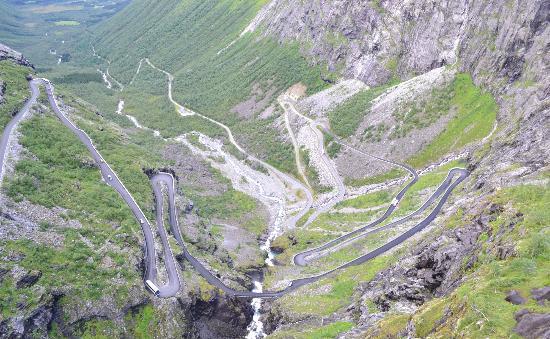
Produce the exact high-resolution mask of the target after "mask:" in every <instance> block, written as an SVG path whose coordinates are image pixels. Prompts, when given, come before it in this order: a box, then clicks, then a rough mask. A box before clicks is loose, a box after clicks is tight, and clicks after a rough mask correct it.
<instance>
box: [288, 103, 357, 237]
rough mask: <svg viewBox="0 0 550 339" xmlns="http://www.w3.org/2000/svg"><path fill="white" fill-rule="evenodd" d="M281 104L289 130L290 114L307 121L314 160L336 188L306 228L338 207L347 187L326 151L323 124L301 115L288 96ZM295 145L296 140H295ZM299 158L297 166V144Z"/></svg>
mask: <svg viewBox="0 0 550 339" xmlns="http://www.w3.org/2000/svg"><path fill="white" fill-rule="evenodd" d="M278 101H279V104H280V105H281V107H282V108H283V109H284V112H285V122H288V126H287V129H289V130H291V129H290V114H294V115H296V116H298V117H301V118H303V119H305V120H306V121H307V123H308V127H307V128H309V133H310V135H312V136H313V138H312V139H314V140H310V141H309V142H310V143H311V144H310V147H309V149H310V151H311V152H313V154H312V158H314V159H317V160H318V161H316V163H317V169H318V171H319V174H320V175H324V177H325V178H327V181H329V182H330V185H331V186H332V187H334V190H335V192H334V191H333V193H332V194H331V195H329V196H328V198H327V199H326V200H325V201H321V202H320V203H319V206H318V207H317V208H316V209H315V211H314V212H313V213H312V214H311V215H310V216H309V218H308V220H307V221H306V223H305V224H304V227H305V226H307V225H309V224H311V223H312V222H313V221H315V219H317V217H319V215H321V214H322V213H325V212H327V211H328V210H330V209H331V208H332V207H334V205H336V204H337V203H338V202H340V201H342V200H343V199H344V198H345V196H346V186H345V185H344V180H343V179H342V177H341V176H340V174H339V173H338V169H337V168H336V164H335V163H334V162H333V161H332V160H331V159H330V158H329V157H328V155H327V152H326V150H325V141H324V135H323V133H322V132H321V130H319V127H322V125H321V123H319V122H317V121H315V120H313V119H311V118H309V117H307V116H305V115H303V114H301V113H300V112H298V110H297V109H296V107H295V102H294V100H293V99H291V98H290V97H289V96H288V95H286V94H283V95H281V96H280V97H279V99H278ZM293 140H294V141H293V144H294V142H296V141H295V139H293ZM294 149H295V152H297V154H296V158H297V160H296V161H297V165H298V164H299V153H298V152H299V145H298V143H297V142H296V144H295V146H294Z"/></svg>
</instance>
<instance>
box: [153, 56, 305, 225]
mask: <svg viewBox="0 0 550 339" xmlns="http://www.w3.org/2000/svg"><path fill="white" fill-rule="evenodd" d="M145 61H146V62H147V63H148V64H149V65H150V66H151V67H153V68H154V69H156V70H157V71H159V72H162V73H164V74H165V75H166V76H167V77H168V98H169V99H170V102H172V103H173V104H174V105H175V106H176V108H177V110H178V112H180V114H182V113H181V112H182V110H183V111H184V112H185V113H184V114H182V116H190V115H196V116H198V117H201V118H202V119H205V120H207V121H209V122H211V123H213V124H215V125H217V126H219V127H221V128H222V129H223V130H224V131H225V132H226V133H227V136H228V139H229V142H230V143H231V144H232V145H233V146H235V148H236V149H237V150H238V151H239V152H241V153H242V154H244V155H246V156H247V157H248V159H249V160H251V161H254V162H256V163H258V164H260V165H262V166H263V167H265V168H266V169H267V170H268V171H270V172H272V173H273V174H274V175H275V176H277V177H278V178H280V179H281V180H282V181H283V182H285V183H287V184H288V185H289V186H290V187H293V188H294V189H295V190H297V191H302V192H303V193H304V194H305V201H306V204H305V206H304V207H303V208H302V209H301V210H300V211H299V212H298V213H297V214H295V215H293V216H292V217H290V218H289V220H287V225H288V228H293V227H294V225H296V223H297V222H298V220H300V219H301V218H302V217H303V216H304V215H305V214H306V213H307V212H308V211H309V209H310V208H311V206H312V205H313V195H312V193H311V191H310V190H309V189H308V188H307V187H305V186H304V184H303V183H301V182H300V181H298V180H297V179H295V178H294V177H292V176H290V175H289V174H286V173H283V172H281V171H280V170H278V169H277V168H275V167H274V166H272V165H270V164H269V163H267V162H265V161H263V160H261V159H259V158H257V157H256V156H254V155H252V154H250V153H248V152H247V151H246V150H245V149H244V148H243V147H242V146H241V145H240V144H239V143H238V142H237V140H236V139H235V137H234V135H233V132H232V131H231V129H230V128H229V127H228V126H227V125H225V124H223V123H221V122H219V121H217V120H214V119H212V118H210V117H207V116H205V115H202V114H200V113H197V112H195V111H192V110H190V109H188V108H185V107H183V106H182V105H180V104H179V103H178V102H176V101H175V100H174V99H173V96H172V82H173V81H174V76H173V75H172V74H170V73H169V72H167V71H165V70H163V69H160V68H158V67H157V66H155V65H154V64H153V63H152V62H151V61H150V60H149V59H148V58H145Z"/></svg>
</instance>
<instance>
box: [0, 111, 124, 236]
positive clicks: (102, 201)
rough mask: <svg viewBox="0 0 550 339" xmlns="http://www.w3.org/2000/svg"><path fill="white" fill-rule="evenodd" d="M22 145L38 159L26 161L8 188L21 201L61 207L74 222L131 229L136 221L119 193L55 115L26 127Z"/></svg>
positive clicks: (18, 169) (29, 122)
mask: <svg viewBox="0 0 550 339" xmlns="http://www.w3.org/2000/svg"><path fill="white" fill-rule="evenodd" d="M20 130H21V131H22V134H23V137H22V138H21V140H20V141H21V144H22V145H23V146H24V147H25V148H26V149H27V150H28V151H29V152H31V153H32V154H33V155H34V156H35V157H36V158H35V159H33V158H27V159H22V160H21V161H19V162H18V163H17V165H16V172H17V176H16V177H15V179H14V180H11V181H10V182H9V183H8V185H7V193H8V195H9V196H11V197H13V198H15V199H16V200H22V199H24V198H25V199H28V200H29V201H31V202H32V203H35V204H39V205H42V206H46V207H48V208H52V207H55V206H60V207H63V208H67V209H70V210H72V211H73V213H76V214H77V215H74V216H73V217H78V218H79V219H80V218H82V219H86V220H88V221H89V222H91V223H93V222H94V220H96V219H100V220H110V221H116V222H118V223H125V224H127V225H128V224H131V223H134V222H135V221H134V218H133V216H132V215H131V213H130V211H129V210H128V209H127V208H126V206H125V204H124V202H123V201H122V200H121V199H120V197H119V196H118V194H117V193H116V191H114V190H113V189H111V188H110V187H109V186H107V185H104V184H103V183H102V182H101V180H102V179H101V176H100V174H99V170H98V169H97V167H96V166H95V164H94V163H93V160H92V158H91V157H90V156H89V155H88V151H87V149H86V148H85V147H84V145H82V144H81V143H80V142H78V141H77V140H76V137H75V136H74V135H73V134H72V132H71V131H70V130H69V129H67V128H66V127H65V126H63V125H62V124H61V123H60V122H59V121H58V120H57V119H56V118H54V117H52V116H44V117H35V118H32V119H31V120H28V121H26V122H24V123H23V124H21V128H20Z"/></svg>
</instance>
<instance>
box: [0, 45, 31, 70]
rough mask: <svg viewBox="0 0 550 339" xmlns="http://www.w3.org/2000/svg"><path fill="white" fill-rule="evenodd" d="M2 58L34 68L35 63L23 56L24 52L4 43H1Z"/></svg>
mask: <svg viewBox="0 0 550 339" xmlns="http://www.w3.org/2000/svg"><path fill="white" fill-rule="evenodd" d="M1 60H13V61H15V62H16V63H17V64H19V65H21V66H27V67H32V68H34V66H33V64H31V63H30V61H29V60H27V59H26V58H25V57H24V56H23V54H21V53H19V52H17V51H16V50H13V49H11V48H9V47H8V46H6V45H4V44H2V43H0V61H1Z"/></svg>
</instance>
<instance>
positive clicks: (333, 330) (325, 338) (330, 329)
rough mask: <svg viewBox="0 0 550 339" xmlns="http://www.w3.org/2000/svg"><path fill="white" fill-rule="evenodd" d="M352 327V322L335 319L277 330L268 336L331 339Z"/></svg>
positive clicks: (273, 337) (297, 338)
mask: <svg viewBox="0 0 550 339" xmlns="http://www.w3.org/2000/svg"><path fill="white" fill-rule="evenodd" d="M352 327H353V323H351V322H349V321H337V322H334V323H332V324H328V325H324V326H320V327H316V328H309V329H304V330H301V331H300V332H298V331H293V330H290V331H280V332H279V331H278V332H275V333H273V334H272V335H270V336H269V338H272V339H276V338H294V339H306V338H307V339H332V338H336V337H337V336H338V335H339V334H340V333H343V332H346V331H349V330H350V329H351V328H352Z"/></svg>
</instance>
